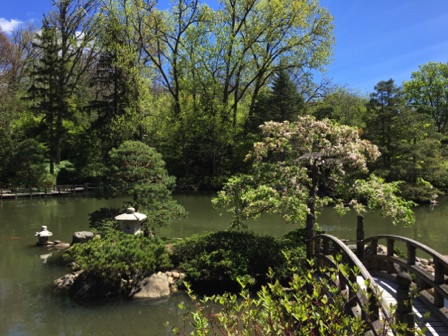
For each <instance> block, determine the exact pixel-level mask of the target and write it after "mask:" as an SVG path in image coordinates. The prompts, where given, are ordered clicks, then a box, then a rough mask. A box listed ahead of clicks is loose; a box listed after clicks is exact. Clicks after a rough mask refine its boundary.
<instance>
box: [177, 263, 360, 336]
mask: <svg viewBox="0 0 448 336" xmlns="http://www.w3.org/2000/svg"><path fill="white" fill-rule="evenodd" d="M327 271H328V272H329V273H331V274H332V275H331V277H330V278H327V277H322V276H318V275H317V273H314V272H313V271H310V270H308V271H305V272H302V273H300V274H297V273H296V274H295V275H294V276H293V277H292V279H291V280H290V281H289V283H288V286H287V288H285V286H284V285H282V284H281V283H280V282H278V281H274V280H272V281H271V282H270V283H268V284H267V285H266V286H263V287H262V289H261V290H260V291H259V292H258V293H257V295H256V296H255V297H253V296H251V295H250V292H249V291H248V285H249V284H251V280H250V279H248V278H240V279H239V283H240V284H241V292H240V293H239V295H235V294H224V295H214V296H211V297H205V298H204V299H198V298H197V297H196V296H195V295H194V294H193V292H192V291H191V290H190V291H189V294H190V297H191V299H192V300H193V303H194V308H193V309H192V310H191V311H190V310H188V309H187V308H185V307H183V308H184V310H185V313H184V314H183V323H184V328H179V327H177V326H175V327H173V328H172V332H173V334H176V335H187V334H189V335H209V334H215V335H218V334H219V335H362V334H364V332H366V331H367V330H368V329H367V324H366V323H365V322H363V321H362V320H360V319H358V318H357V317H354V316H350V315H347V314H346V312H345V307H346V301H345V298H344V296H343V295H342V294H341V292H340V291H339V290H338V289H337V286H335V285H334V284H333V283H332V281H333V280H334V279H335V278H336V274H335V270H327ZM270 276H272V273H270ZM190 330H191V332H190Z"/></svg>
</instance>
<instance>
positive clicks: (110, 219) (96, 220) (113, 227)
mask: <svg viewBox="0 0 448 336" xmlns="http://www.w3.org/2000/svg"><path fill="white" fill-rule="evenodd" d="M121 213H123V210H120V209H118V208H101V209H99V210H96V211H94V212H92V213H90V214H89V227H90V228H91V229H93V230H94V231H96V232H98V233H100V234H106V233H107V232H110V231H117V230H121V228H120V223H119V222H118V221H116V220H115V219H114V218H115V216H117V215H119V214H121Z"/></svg>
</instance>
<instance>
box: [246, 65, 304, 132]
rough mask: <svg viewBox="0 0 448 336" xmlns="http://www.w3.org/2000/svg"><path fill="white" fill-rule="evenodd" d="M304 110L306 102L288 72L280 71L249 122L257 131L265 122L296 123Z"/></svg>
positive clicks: (261, 95)
mask: <svg viewBox="0 0 448 336" xmlns="http://www.w3.org/2000/svg"><path fill="white" fill-rule="evenodd" d="M303 110H304V100H303V97H302V96H301V95H300V94H299V92H298V90H297V86H296V85H295V83H294V82H293V81H292V80H291V77H290V76H289V74H288V72H287V71H286V70H284V69H280V70H278V71H277V72H276V75H275V76H274V78H273V83H272V87H271V89H270V92H269V93H267V94H266V93H265V94H260V99H259V100H258V102H257V103H256V104H255V107H254V111H253V112H252V113H251V119H250V120H249V125H250V129H252V130H253V131H255V130H256V129H257V128H258V126H259V125H261V124H263V123H264V122H265V121H278V122H282V121H286V120H287V121H294V120H296V119H297V117H298V116H299V115H300V114H302V111H303Z"/></svg>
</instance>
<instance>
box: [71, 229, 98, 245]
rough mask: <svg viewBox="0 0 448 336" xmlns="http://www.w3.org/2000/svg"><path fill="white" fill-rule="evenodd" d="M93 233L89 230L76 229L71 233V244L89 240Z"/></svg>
mask: <svg viewBox="0 0 448 336" xmlns="http://www.w3.org/2000/svg"><path fill="white" fill-rule="evenodd" d="M93 237H95V235H94V234H93V232H90V231H77V232H75V233H73V236H72V245H73V244H76V243H85V242H86V241H89V240H91V239H92V238H93Z"/></svg>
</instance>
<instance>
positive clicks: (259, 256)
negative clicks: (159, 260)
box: [172, 231, 286, 284]
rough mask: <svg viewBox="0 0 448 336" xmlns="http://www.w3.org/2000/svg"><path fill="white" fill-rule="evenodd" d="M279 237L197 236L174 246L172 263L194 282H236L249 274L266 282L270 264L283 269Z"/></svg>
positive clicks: (283, 263)
mask: <svg viewBox="0 0 448 336" xmlns="http://www.w3.org/2000/svg"><path fill="white" fill-rule="evenodd" d="M281 247H282V245H281V242H280V240H278V239H276V238H274V237H270V236H257V235H254V234H252V233H248V232H236V231H224V232H215V233H208V234H203V235H195V236H192V237H189V238H186V239H184V240H182V241H180V242H178V243H176V244H175V245H174V247H173V248H174V250H173V256H172V258H173V262H174V264H175V265H176V266H178V267H179V268H180V269H182V270H184V271H185V273H186V274H187V277H188V278H187V280H189V281H191V282H193V283H195V282H199V281H205V282H221V283H226V284H229V283H232V282H233V283H235V282H236V279H237V278H238V277H242V276H245V275H250V276H252V277H254V278H258V279H259V280H260V281H263V277H264V276H265V274H266V272H267V271H268V269H269V268H270V267H272V268H275V269H281V268H282V266H283V265H285V262H286V260H285V258H284V256H283V254H282V252H281Z"/></svg>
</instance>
